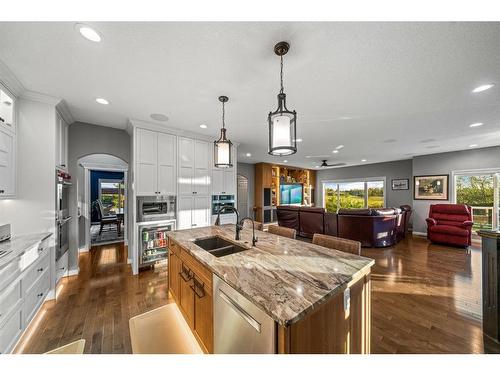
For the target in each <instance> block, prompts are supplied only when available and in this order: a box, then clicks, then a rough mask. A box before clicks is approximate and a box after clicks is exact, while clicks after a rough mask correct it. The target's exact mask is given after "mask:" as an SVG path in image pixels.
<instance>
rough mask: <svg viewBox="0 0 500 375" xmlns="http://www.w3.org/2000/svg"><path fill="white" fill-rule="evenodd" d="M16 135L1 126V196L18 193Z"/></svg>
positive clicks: (11, 195) (10, 195)
mask: <svg viewBox="0 0 500 375" xmlns="http://www.w3.org/2000/svg"><path fill="white" fill-rule="evenodd" d="M15 142H16V135H15V133H12V132H10V131H7V130H6V129H4V128H2V127H0V198H8V197H13V196H14V195H15V194H16V169H15V168H16V163H15V156H16V153H15Z"/></svg>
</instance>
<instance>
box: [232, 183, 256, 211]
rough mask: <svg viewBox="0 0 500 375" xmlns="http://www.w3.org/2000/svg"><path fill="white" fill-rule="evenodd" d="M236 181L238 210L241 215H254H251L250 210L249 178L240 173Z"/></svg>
mask: <svg viewBox="0 0 500 375" xmlns="http://www.w3.org/2000/svg"><path fill="white" fill-rule="evenodd" d="M236 183H237V190H236V194H237V196H236V197H237V202H238V212H239V213H240V215H241V217H245V216H250V217H253V215H250V214H249V212H248V178H247V177H245V176H243V175H241V174H239V175H237V177H236Z"/></svg>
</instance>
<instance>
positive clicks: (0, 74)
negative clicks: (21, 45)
mask: <svg viewBox="0 0 500 375" xmlns="http://www.w3.org/2000/svg"><path fill="white" fill-rule="evenodd" d="M0 82H1V83H2V84H3V85H4V86H5V87H6V88H7V89H8V90H9V91H10V92H11V93H12V94H14V96H16V97H19V96H20V95H21V94H22V93H23V92H24V91H26V88H25V87H24V86H23V84H22V83H21V81H19V80H18V79H17V77H16V76H15V75H14V73H12V70H10V69H9V67H8V66H7V65H5V64H4V62H3V61H2V60H0Z"/></svg>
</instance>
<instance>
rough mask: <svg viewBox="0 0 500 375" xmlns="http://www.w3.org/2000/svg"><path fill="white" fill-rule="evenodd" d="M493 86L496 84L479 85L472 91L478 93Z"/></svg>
mask: <svg viewBox="0 0 500 375" xmlns="http://www.w3.org/2000/svg"><path fill="white" fill-rule="evenodd" d="M493 86H495V84H494V83H488V84H486V85H481V86H478V87H476V88H475V89H474V90H472V92H473V93H474V94H477V93H478V92H483V91H486V90H489V89H491V88H492V87H493Z"/></svg>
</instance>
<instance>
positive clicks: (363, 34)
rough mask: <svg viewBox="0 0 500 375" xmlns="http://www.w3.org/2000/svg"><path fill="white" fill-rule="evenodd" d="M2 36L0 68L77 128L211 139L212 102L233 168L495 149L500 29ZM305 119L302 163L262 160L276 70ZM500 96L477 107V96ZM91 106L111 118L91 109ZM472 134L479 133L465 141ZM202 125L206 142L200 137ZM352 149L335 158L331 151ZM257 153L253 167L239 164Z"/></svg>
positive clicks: (53, 28)
mask: <svg viewBox="0 0 500 375" xmlns="http://www.w3.org/2000/svg"><path fill="white" fill-rule="evenodd" d="M92 26H94V27H95V28H96V29H97V30H99V31H100V32H101V33H102V36H103V41H102V42H101V43H92V42H89V41H87V40H85V39H83V38H82V37H81V36H80V35H79V34H78V33H77V32H76V31H75V29H74V23H69V22H68V23H66V22H65V23H54V22H45V23H6V22H3V23H0V59H2V61H3V62H4V63H5V64H6V65H7V66H8V67H9V68H10V69H11V70H12V72H13V73H14V74H15V75H16V76H17V78H18V79H19V80H20V81H21V82H22V84H23V85H24V86H25V87H26V88H27V89H29V90H33V91H38V92H42V93H46V94H50V95H53V96H56V97H60V98H63V99H64V100H65V101H66V102H67V103H68V106H69V109H70V112H71V113H72V115H73V117H74V118H75V120H77V121H82V122H88V123H94V124H100V125H104V126H112V127H119V128H124V127H125V125H126V121H127V119H128V118H134V119H139V120H145V121H152V122H154V121H153V120H151V118H150V117H149V116H150V114H151V113H163V114H165V115H167V116H168V117H169V118H170V119H169V121H168V122H166V123H164V124H165V125H166V126H169V127H176V128H181V129H186V130H190V131H195V132H198V133H202V134H210V135H213V136H214V137H215V136H217V134H218V131H219V130H218V129H219V128H220V123H221V120H220V115H221V108H220V103H219V102H218V100H217V97H218V96H219V95H221V94H224V95H228V96H229V98H230V100H229V103H228V104H227V107H226V108H227V111H226V113H227V116H226V119H227V127H228V135H229V137H230V139H231V140H232V141H233V142H239V143H240V148H239V151H238V160H240V161H247V162H257V161H274V162H279V161H280V160H281V161H282V160H283V159H287V160H288V163H289V164H292V165H298V166H306V167H312V166H313V165H316V164H318V161H319V160H320V159H324V158H325V157H317V158H307V157H306V156H322V155H325V156H329V157H328V158H327V159H328V160H329V163H337V162H345V163H347V164H348V165H356V164H361V159H367V163H374V162H382V161H389V160H396V159H407V158H410V157H412V156H413V155H420V154H428V153H437V152H444V151H452V150H461V149H467V148H468V146H469V145H470V144H473V143H475V144H478V145H479V147H487V146H494V145H499V144H500V23H486V22H482V23H474V22H472V23H471V22H469V23H457V22H450V23H339V22H332V23H320V22H314V23H306V22H279V23H267V22H254V23H194V22H193V23H175V22H170V23H167V22H164V23H163V22H162V23H153V22H150V23H124V22H119V23H113V22H105V23H92ZM280 40H286V41H288V42H290V44H291V50H290V52H289V53H288V54H287V55H286V56H285V77H284V84H285V92H286V94H287V103H288V107H289V109H295V110H296V111H297V113H298V127H297V129H298V137H300V138H302V139H303V142H302V143H299V144H298V148H299V151H298V152H297V154H295V155H293V156H289V157H286V158H281V159H280V158H277V157H271V156H269V155H267V142H268V138H267V114H268V112H269V111H270V110H274V109H275V108H276V105H277V100H276V95H277V93H278V90H279V58H278V57H277V56H276V55H274V53H273V46H274V44H275V43H276V42H278V41H280ZM490 82H496V83H497V86H496V87H494V88H493V89H491V90H488V91H485V92H483V93H480V94H472V93H471V90H472V89H473V88H474V87H476V86H478V85H480V84H483V83H490ZM96 97H103V98H106V99H108V100H109V101H110V105H108V106H102V105H98V104H96V103H95V98H96ZM473 122H483V123H484V124H485V125H484V126H482V127H479V128H474V129H471V128H469V127H468V125H469V124H471V123H473ZM202 123H203V124H207V125H208V129H205V130H202V129H200V128H199V125H200V124H202ZM339 144H343V145H345V147H344V148H343V149H342V150H341V151H340V152H339V153H338V154H335V155H334V154H332V150H333V149H334V147H335V146H337V145H339ZM247 152H250V153H252V157H251V158H247V157H246V156H245V154H246V153H247Z"/></svg>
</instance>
